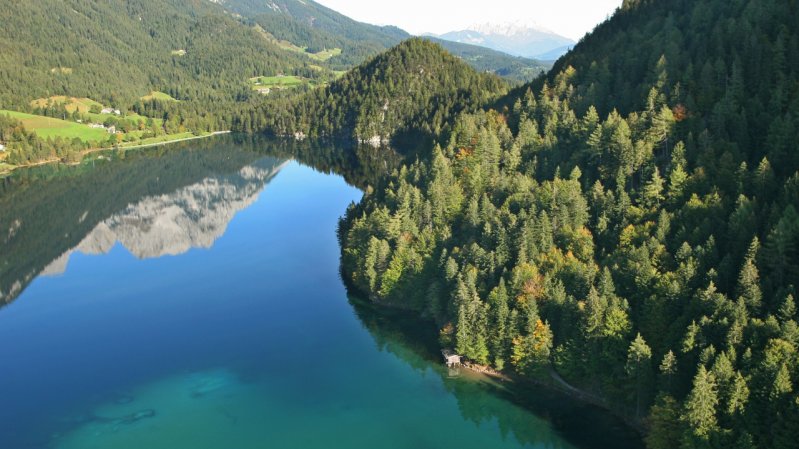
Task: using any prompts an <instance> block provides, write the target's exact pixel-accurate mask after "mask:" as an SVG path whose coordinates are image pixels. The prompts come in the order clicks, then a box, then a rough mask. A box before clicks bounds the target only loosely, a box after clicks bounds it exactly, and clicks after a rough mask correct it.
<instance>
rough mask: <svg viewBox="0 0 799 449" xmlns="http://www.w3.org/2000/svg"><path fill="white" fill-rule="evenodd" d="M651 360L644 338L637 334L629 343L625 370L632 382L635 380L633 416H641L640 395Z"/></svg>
mask: <svg viewBox="0 0 799 449" xmlns="http://www.w3.org/2000/svg"><path fill="white" fill-rule="evenodd" d="M651 360H652V350H651V349H650V348H649V345H647V344H646V341H645V340H644V337H642V336H641V334H640V333H639V334H638V335H637V336H636V337H635V340H633V341H632V343H630V347H629V348H628V349H627V364H626V365H625V370H626V371H627V375H629V376H630V377H631V378H632V379H633V380H635V385H636V389H635V404H636V405H635V414H636V416H640V414H641V394H642V392H643V389H644V385H645V382H646V380H647V378H648V377H649V374H650V362H651Z"/></svg>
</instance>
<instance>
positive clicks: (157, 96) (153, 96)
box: [141, 90, 178, 101]
mask: <svg viewBox="0 0 799 449" xmlns="http://www.w3.org/2000/svg"><path fill="white" fill-rule="evenodd" d="M141 100H142V101H150V100H160V101H178V100H175V99H174V98H172V97H171V96H170V95H169V94H165V93H163V92H158V91H157V90H154V91H152V92H150V93H149V94H147V95H145V96H143V97H141Z"/></svg>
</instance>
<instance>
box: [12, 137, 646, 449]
mask: <svg viewBox="0 0 799 449" xmlns="http://www.w3.org/2000/svg"><path fill="white" fill-rule="evenodd" d="M397 160H398V156H396V155H390V154H388V155H386V154H379V153H376V150H364V149H359V150H354V149H339V148H334V147H332V146H326V145H324V144H296V145H295V144H289V143H285V142H273V141H270V140H266V139H260V138H240V137H236V136H224V137H218V138H213V139H208V140H204V141H196V142H187V143H184V144H175V145H172V146H168V147H160V148H156V149H148V150H140V151H130V152H127V153H122V154H114V153H106V154H101V155H98V156H95V157H94V158H93V160H91V161H85V162H84V163H82V164H81V165H79V166H75V167H63V166H49V167H41V168H37V169H31V170H28V171H20V172H18V173H15V174H14V175H13V176H11V177H9V178H7V179H4V180H0V304H2V305H3V307H2V308H0V372H1V373H2V382H0V398H2V400H1V401H0V422H2V425H0V447H2V448H9V449H11V448H20V449H27V448H58V449H95V448H96V449H100V448H103V449H110V448H114V449H127V448H138V449H140V448H149V449H160V448H164V449H166V448H169V449H181V448H187V449H188V448H191V449H203V448H209V449H210V448H236V449H247V448H253V449H255V448H271V447H274V448H298V449H299V448H302V449H313V448H337V447H340V448H444V447H459V448H522V447H524V448H562V449H578V448H579V449H583V448H585V449H589V448H609V447H613V448H622V449H624V448H640V447H641V442H640V439H639V438H638V437H637V436H636V434H635V433H634V432H632V431H631V430H630V429H628V428H626V427H625V426H623V425H622V424H621V423H620V422H619V421H618V420H616V419H614V418H613V417H612V416H610V415H609V414H607V413H605V412H603V411H601V410H599V409H597V408H595V407H592V406H588V405H584V404H581V403H577V402H575V401H572V400H570V399H568V398H565V397H563V396H560V395H558V394H556V393H553V392H550V391H547V390H540V389H536V388H535V387H531V386H519V385H504V384H502V383H497V382H494V381H491V380H489V379H487V378H484V377H481V376H478V375H475V374H470V373H468V372H463V371H460V372H450V371H449V370H448V369H447V368H446V367H445V366H444V365H443V363H442V362H441V360H439V359H440V355H438V354H437V350H438V348H437V346H436V341H435V336H436V329H435V326H433V324H431V323H427V322H424V321H421V320H417V319H416V318H415V317H413V316H409V315H407V314H406V313H403V312H400V311H395V310H385V309H381V308H379V307H376V306H374V305H372V304H369V303H368V302H366V301H363V300H360V299H359V298H357V296H348V292H347V290H346V288H345V286H344V284H343V283H342V280H341V277H340V273H339V245H338V242H337V239H336V226H337V223H338V219H339V217H340V216H342V215H343V214H344V212H345V210H346V208H347V206H348V205H349V204H350V203H352V202H357V201H358V200H359V199H360V197H361V195H362V191H363V189H365V188H367V186H369V185H373V184H374V183H375V182H377V179H378V178H379V176H380V174H381V173H383V172H385V171H387V170H389V169H390V168H391V167H392V166H393V165H394V164H396V162H397Z"/></svg>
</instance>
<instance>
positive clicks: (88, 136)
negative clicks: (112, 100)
mask: <svg viewBox="0 0 799 449" xmlns="http://www.w3.org/2000/svg"><path fill="white" fill-rule="evenodd" d="M0 114H3V115H9V116H11V117H12V118H15V119H17V120H19V121H20V122H21V123H22V125H23V126H24V127H25V128H26V129H28V130H29V131H34V132H36V135H38V136H39V137H42V138H45V139H46V138H48V137H52V138H56V137H61V138H64V139H74V138H76V137H77V138H78V139H80V140H82V141H84V142H105V141H106V140H108V132H106V130H104V129H99V128H89V127H88V126H87V125H83V124H80V123H73V122H67V121H64V120H59V119H55V118H50V117H43V116H40V115H31V114H25V113H22V112H16V111H5V110H0Z"/></svg>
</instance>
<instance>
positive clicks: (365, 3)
mask: <svg viewBox="0 0 799 449" xmlns="http://www.w3.org/2000/svg"><path fill="white" fill-rule="evenodd" d="M316 1H317V2H318V3H321V4H323V5H325V6H327V7H329V8H332V9H334V10H336V11H338V12H340V13H342V14H344V15H347V16H349V17H352V18H353V19H356V20H359V21H361V22H368V23H374V24H379V25H396V26H398V27H400V28H402V29H404V30H405V31H408V32H409V33H413V34H421V33H424V32H432V33H439V34H440V33H445V32H447V31H456V30H462V29H464V28H466V27H467V26H469V25H471V24H475V23H484V22H498V23H503V22H515V21H523V22H525V23H529V22H532V23H536V24H538V25H540V26H543V27H544V28H547V29H550V30H552V31H555V32H556V33H558V34H561V35H563V36H566V37H570V38H572V39H574V40H577V39H579V38H580V37H582V36H583V35H584V34H585V33H587V32H588V31H590V30H592V29H593V28H594V26H595V25H596V24H598V23H599V22H601V21H603V20H605V17H607V16H608V15H610V14H611V13H613V11H614V10H615V9H616V8H617V7H618V6H620V5H621V2H622V0H480V1H477V0H399V1H388V0H316Z"/></svg>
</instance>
